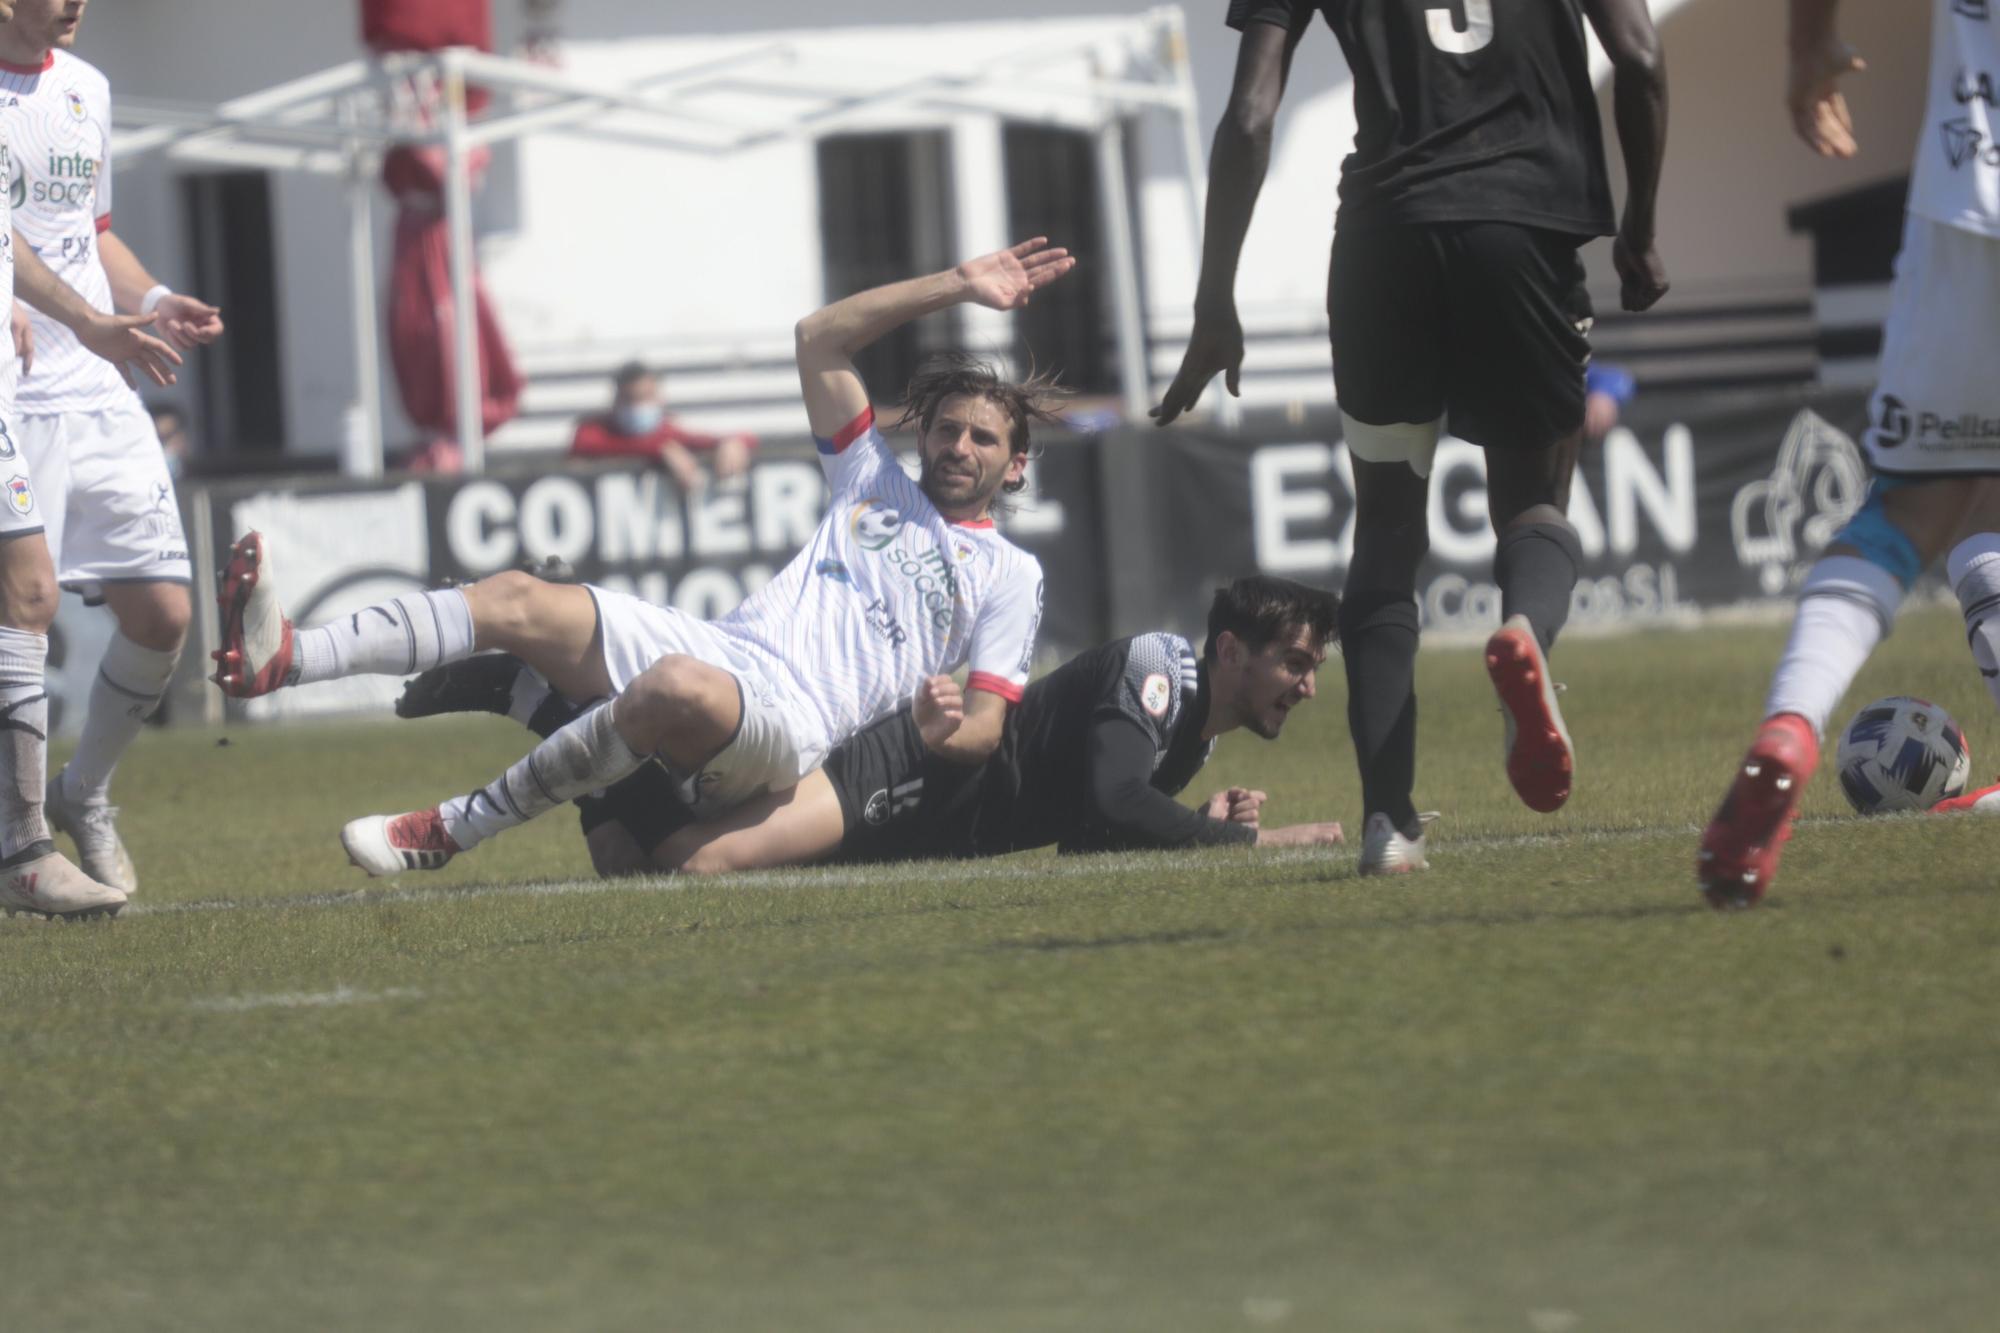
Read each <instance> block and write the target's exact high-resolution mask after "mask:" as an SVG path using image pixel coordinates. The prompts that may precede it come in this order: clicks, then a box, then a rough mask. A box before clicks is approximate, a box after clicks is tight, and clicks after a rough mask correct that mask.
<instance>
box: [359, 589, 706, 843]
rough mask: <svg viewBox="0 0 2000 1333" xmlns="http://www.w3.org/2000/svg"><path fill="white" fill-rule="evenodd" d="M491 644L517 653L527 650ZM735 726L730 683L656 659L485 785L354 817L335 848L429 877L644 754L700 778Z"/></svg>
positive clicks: (692, 662)
mask: <svg viewBox="0 0 2000 1333" xmlns="http://www.w3.org/2000/svg"><path fill="white" fill-rule="evenodd" d="M574 591H578V592H581V591H582V590H581V589H574ZM585 596H586V597H587V596H588V594H585ZM494 646H496V647H508V648H509V649H510V651H516V652H519V650H520V649H521V648H522V647H525V646H528V645H525V644H522V643H519V642H516V643H514V644H512V645H506V644H498V643H496V644H495V645H494ZM599 669H600V670H602V668H601V666H600V668H599ZM605 688H606V689H607V690H608V689H609V683H608V681H607V682H606V684H605ZM742 719H743V702H742V695H741V692H740V689H739V687H738V685H737V681H736V678H735V677H734V676H732V675H730V674H729V673H728V672H726V671H723V670H721V669H719V668H717V667H712V666H710V665H708V664H707V663H706V662H701V661H697V660H696V659H694V658H692V657H684V656H679V655H674V656H669V657H663V658H661V659H660V660H659V661H658V662H655V663H654V664H653V665H652V666H650V667H648V668H647V669H646V670H645V671H643V672H641V673H640V674H639V676H638V677H637V678H636V679H634V680H633V681H632V682H631V683H630V684H628V685H627V686H626V687H625V689H624V690H623V691H622V692H621V693H620V694H619V695H618V697H617V698H615V699H613V700H611V701H610V702H609V703H604V704H600V705H598V706H596V707H595V708H591V709H589V710H588V711H586V712H585V713H583V714H582V715H581V716H580V717H578V718H576V719H575V720H574V721H572V722H569V723H566V724H565V725H563V726H561V727H559V728H557V729H556V731H555V732H554V733H553V734H551V735H550V736H549V737H548V738H547V739H545V740H544V741H542V743H541V744H539V745H537V746H536V747H535V748H534V749H533V750H531V751H529V752H528V754H527V755H526V756H525V757H524V758H522V759H521V760H520V761H519V762H518V763H516V764H514V765H513V766H512V767H510V768H509V769H508V770H507V771H506V772H505V773H503V774H501V775H500V776H499V777H498V778H496V779H495V780H494V781H492V782H490V783H488V784H487V785H486V786H484V787H481V788H479V789H478V790H477V791H474V792H471V793H468V794H467V795H464V796H456V797H453V798H452V799H451V800H448V801H446V802H444V803H443V804H442V805H439V806H436V807H434V808H432V809H429V810H418V811H412V812H410V813H408V814H402V815H370V816H367V817H365V818H362V819H357V820H355V821H353V822H352V823H350V824H349V825H348V826H347V827H346V828H345V829H343V830H342V831H341V835H340V840H341V843H342V844H343V845H344V846H345V847H346V848H347V854H348V857H349V859H351V860H352V861H353V862H354V863H355V864H356V865H358V866H360V867H361V868H362V869H364V870H366V871H367V872H368V873H369V874H371V875H377V876H380V875H393V874H397V873H400V872H401V871H404V870H435V869H437V868H439V867H440V866H443V865H444V864H445V863H446V862H447V861H449V860H450V859H451V858H452V857H453V856H455V855H457V854H458V853H459V852H462V851H466V850H469V849H470V848H472V847H474V846H477V845H478V844H479V843H481V842H484V841H485V840H486V839H488V838H490V837H493V836H494V835H496V834H498V833H502V832H504V831H506V830H507V829H510V828H514V827H516V826H517V825H520V824H524V823H526V822H527V821H528V820H530V819H533V818H535V817H536V816H537V815H541V814H544V813H546V812H548V811H549V810H552V809H554V808H555V807H557V806H559V805H563V804H565V803H567V802H569V801H573V800H575V799H576V798H577V797H579V796H585V795H588V794H589V793H591V792H593V791H597V790H599V789H601V788H606V787H610V786H613V785H614V784H616V783H618V782H619V781H621V780H623V779H624V778H626V777H629V776H630V775H631V774H632V773H633V772H635V771H636V770H637V769H638V768H639V766H640V765H641V764H643V763H645V762H646V760H647V758H648V757H650V756H652V755H655V754H657V755H659V756H660V757H661V758H662V759H664V760H665V761H666V762H667V764H668V765H669V766H670V767H672V768H673V769H675V770H676V771H678V772H681V773H695V772H698V771H700V769H701V768H702V766H703V765H705V764H707V763H708V761H709V760H711V759H713V758H715V756H716V755H718V754H720V753H722V751H723V749H724V748H725V747H727V746H728V744H729V742H730V741H731V739H732V738H734V737H735V735H736V733H737V730H738V728H739V727H740V726H741V724H742Z"/></svg>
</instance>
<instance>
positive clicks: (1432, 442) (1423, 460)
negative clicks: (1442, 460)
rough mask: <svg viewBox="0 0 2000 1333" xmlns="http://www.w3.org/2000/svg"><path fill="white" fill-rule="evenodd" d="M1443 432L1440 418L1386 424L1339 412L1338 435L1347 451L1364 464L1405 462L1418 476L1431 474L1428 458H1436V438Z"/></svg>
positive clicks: (1429, 459) (1441, 418)
mask: <svg viewBox="0 0 2000 1333" xmlns="http://www.w3.org/2000/svg"><path fill="white" fill-rule="evenodd" d="M1443 433H1444V418H1443V417H1439V418H1438V419H1437V420H1436V421H1398V422H1392V423H1391V424H1389V425H1386V426H1377V425H1372V424H1370V423H1368V422H1366V421H1356V420H1355V419H1354V418H1353V417H1351V416H1349V415H1347V413H1345V412H1342V413H1341V414H1340V437H1341V439H1342V440H1344V441H1345V442H1346V444H1347V452H1349V453H1350V454H1353V455H1354V456H1355V457H1356V458H1358V459H1360V460H1361V461H1362V462H1364V463H1408V464H1409V465H1410V471H1412V472H1414V473H1416V474H1417V475H1418V476H1420V477H1428V476H1430V474H1431V460H1432V459H1433V458H1435V457H1437V448H1438V437H1439V436H1440V435H1442V434H1443Z"/></svg>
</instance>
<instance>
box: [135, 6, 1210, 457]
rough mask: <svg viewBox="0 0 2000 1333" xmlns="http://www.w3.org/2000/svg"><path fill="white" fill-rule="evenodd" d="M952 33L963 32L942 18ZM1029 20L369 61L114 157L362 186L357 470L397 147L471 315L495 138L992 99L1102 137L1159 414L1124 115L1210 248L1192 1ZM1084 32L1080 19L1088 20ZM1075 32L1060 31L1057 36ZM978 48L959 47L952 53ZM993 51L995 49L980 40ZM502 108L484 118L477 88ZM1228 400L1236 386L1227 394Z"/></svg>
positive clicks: (951, 107) (719, 125) (149, 131)
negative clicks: (592, 57)
mask: <svg viewBox="0 0 2000 1333" xmlns="http://www.w3.org/2000/svg"><path fill="white" fill-rule="evenodd" d="M940 26H941V27H943V26H947V25H940ZM1037 26H1038V25H1035V24H1022V25H1020V29H1021V34H1022V44H1021V46H1020V48H1019V49H1016V50H1008V51H1003V52H993V53H989V54H981V55H977V56H974V57H972V58H969V59H965V60H963V61H962V62H960V63H957V64H948V63H946V64H940V63H937V62H932V63H929V64H927V65H926V66H925V67H924V68H895V67H891V66H879V67H874V68H870V69H868V70H866V71H864V72H862V73H864V74H865V78H857V71H856V70H854V69H853V68H852V67H851V65H842V66H841V67H839V68H837V69H836V68H818V67H815V64H814V62H813V61H812V60H811V58H810V55H809V53H807V52H805V51H802V49H801V47H800V45H799V44H797V43H794V42H791V41H787V40H782V39H781V40H746V41H745V42H744V43H743V45H742V46H741V47H740V48H739V49H735V50H730V51H726V52H723V53H720V54H717V55H715V56H713V57H711V58H708V59H704V60H701V61H698V62H694V63H689V64H686V65H683V66H680V67H677V68H672V69H663V70H661V71H659V72H658V73H657V74H652V75H649V76H646V77H643V78H639V79H636V80H634V81H632V82H630V83H627V84H624V85H622V86H617V87H605V86H603V85H601V84H600V83H596V82H590V81H586V80H584V79H581V78H577V77H574V76H572V75H569V74H566V73H564V72H562V71H560V70H557V69H553V68H550V67H548V66H545V65H540V64H535V63H530V62H527V61H522V60H517V59H511V58H507V57H502V56H495V55H488V54H485V53H483V52H479V51H475V50H471V49H467V48H452V49H448V50H444V51H438V52H432V53H423V54H415V53H403V54H396V55H391V56H386V57H382V58H379V59H367V60H354V61H349V62H347V63H346V64H343V65H338V66H335V67H334V68H331V69H328V70H324V71H322V72H320V73H317V74H312V75H309V76H306V77H304V78H300V79H295V80H292V81H291V82H288V83H285V84H281V85H278V86H277V87H273V88H269V89H266V90H264V91H261V92H257V93H252V94H249V95H247V96H243V97H238V98H234V99H232V100H230V101H228V102H225V103H223V104H221V105H220V106H215V107H197V106H190V105H185V104H174V103H168V102H159V101H137V100H125V101H120V102H118V103H117V104H116V110H115V116H116V121H117V125H116V127H115V128H116V133H115V135H114V140H113V148H112V151H113V152H114V153H115V154H116V155H117V157H118V159H119V160H120V161H129V160H131V159H132V158H133V157H135V156H138V155H142V154H146V153H160V154H164V155H165V156H166V157H167V158H168V159H170V160H172V161H175V162H184V163H198V164H203V165H213V166H222V167H247V168H255V169H263V170H274V171H298V172H310V173H314V174H319V175H324V176H333V177H338V178H341V179H344V180H345V181H346V183H347V191H348V199H349V209H350V217H349V228H348V230H349V256H348V257H349V263H350V265H351V268H352V299H353V302H354V308H355V320H354V326H355V357H356V365H357V381H356V385H355V389H356V400H355V406H354V419H355V421H356V422H357V423H358V428H357V429H354V430H350V432H349V437H350V438H349V439H348V442H347V446H346V449H345V452H344V456H343V469H344V470H345V471H347V472H348V473H350V474H353V475H358V476H375V475H379V474H380V473H381V471H382V427H381V420H382V418H381V385H380V376H379V374H378V369H377V368H378V366H379V364H380V355H379V348H378V335H379V330H380V327H381V316H380V311H379V309H378V297H377V289H378V275H377V272H376V257H375V254H374V241H373V215H372V208H373V200H374V191H375V190H376V189H377V185H376V177H377V175H378V172H379V169H380V164H381V161H382V156H383V154H384V152H385V151H387V150H388V149H389V148H391V147H395V146H411V147H431V148H437V149H441V150H442V151H443V154H444V159H445V168H446V169H445V185H446V188H445V198H444V212H445V217H446V220H447V225H448V235H449V239H450V255H451V266H450V275H451V286H452V296H453V308H454V309H455V310H456V311H460V312H470V311H471V310H473V309H474V303H473V239H472V234H473V233H472V191H471V185H470V179H469V172H468V163H469V161H470V158H471V155H472V153H473V152H474V151H475V150H476V149H479V148H482V147H488V146H491V145H495V144H500V143H504V142H507V141H510V140H513V139H516V138H519V137H521V136H524V135H531V134H544V133H555V134H567V135H581V136H587V137H591V138H598V139H612V140H619V141H625V142H630V143H634V144H639V145H644V146H648V147H652V148H657V149H661V150H668V151H676V152H683V153H700V154H731V153H737V152H741V151H743V150H745V149H749V148H754V147H757V146H760V145H763V144H767V143H771V142H774V141H776V140H780V139H785V138H796V137H815V136H819V135H823V134H828V133H832V132H835V131H839V130H842V129H846V128H849V127H854V126H858V125H862V124H865V123H868V122H869V121H870V119H871V118H874V117H878V116H879V115H881V114H882V112H883V111H884V110H885V109H887V108H905V109H907V108H911V107H921V108H926V109H934V110H938V111H946V112H964V111H974V112H983V113H989V114H993V115H996V116H1000V117H1005V118H1012V119H1026V120H1033V121H1036V122H1038V123H1046V124H1058V125H1062V126H1064V127H1066V128H1072V129H1078V130H1083V131H1087V132H1089V133H1091V134H1092V135H1093V136H1094V137H1095V142H1096V151H1097V178H1098V183H1099V190H1100V205H1101V210H1102V213H1103V215H1104V220H1105V240H1106V245H1107V249H1108V252H1109V253H1108V256H1107V257H1108V259H1109V260H1110V265H1111V269H1112V285H1113V296H1114V306H1113V308H1114V310H1115V312H1116V334H1117V345H1118V362H1119V368H1120V383H1121V387H1122V390H1123V398H1124V401H1125V406H1126V410H1127V412H1128V413H1131V414H1134V415H1143V413H1144V410H1145V408H1146V407H1147V405H1148V402H1149V396H1150V380H1149V376H1148V370H1147V363H1146V349H1145V329H1144V320H1143V316H1142V308H1141V299H1140V288H1139V259H1138V254H1137V242H1136V238H1135V235H1134V228H1133V220H1132V218H1133V214H1132V206H1131V201H1130V200H1129V199H1128V197H1127V193H1128V191H1127V187H1126V172H1125V163H1126V156H1125V155H1126V150H1127V145H1126V141H1125V127H1126V122H1127V120H1128V119H1130V118H1133V117H1136V116H1138V115H1141V114H1144V113H1149V112H1150V113H1163V114H1165V115H1168V116H1170V117H1172V118H1173V120H1174V122H1175V125H1176V128H1177V130H1178V133H1179V135H1180V144H1181V152H1182V158H1183V169H1184V183H1185V190H1186V197H1187V210H1188V211H1187V218H1188V224H1189V226H1190V227H1191V228H1192V229H1193V230H1192V236H1193V244H1194V248H1195V249H1196V250H1199V246H1200V234H1201V209H1202V200H1203V195H1204V193H1205V185H1204V174H1205V173H1204V163H1205V156H1204V153H1203V150H1202V139H1201V127H1200V120H1199V116H1198V112H1197V107H1196V103H1195V92H1194V83H1193V79H1192V77H1191V74H1190V71H1189V68H1188V59H1187V38H1186V29H1185V20H1184V17H1183V15H1182V12H1181V10H1180V8H1179V6H1177V5H1169V6H1163V7H1159V8H1155V9H1152V10H1149V11H1148V12H1146V13H1145V14H1143V15H1139V16H1118V17H1113V18H1106V19H1104V20H1102V21H1093V22H1092V23H1091V24H1090V28H1089V35H1088V36H1081V37H1080V36H1077V35H1076V34H1075V33H1074V32H1073V31H1072V32H1071V34H1070V37H1069V40H1068V41H1067V42H1064V41H1062V40H1060V39H1057V40H1052V39H1051V37H1050V36H1048V35H1046V34H1038V33H1037ZM1070 26H1071V27H1072V28H1073V26H1074V25H1070ZM1057 31H1061V29H1057ZM959 45H960V44H954V43H948V42H940V44H939V49H942V50H954V49H957V48H958V46H959ZM974 45H975V47H976V44H974ZM469 87H479V88H483V89H486V90H488V91H489V92H490V94H491V95H492V100H491V102H490V103H489V104H488V105H487V107H486V108H485V109H484V110H483V111H482V112H481V113H480V114H479V115H478V116H477V117H473V116H470V115H468V112H467V105H466V91H467V89H468V88H469ZM453 351H454V355H453V361H454V364H455V367H456V375H455V381H456V392H457V400H456V401H457V411H456V417H457V422H458V436H459V444H460V446H461V447H462V449H463V451H464V456H465V465H466V468H467V469H468V470H469V471H475V472H476V471H480V470H482V469H483V467H484V463H485V439H484V435H483V432H482V430H481V423H480V408H479V349H478V342H477V330H476V327H475V321H474V320H472V319H470V318H461V319H458V320H457V321H456V325H455V329H454V348H453ZM1223 401H1224V402H1225V403H1227V402H1228V400H1227V399H1226V398H1224V400H1223Z"/></svg>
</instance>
